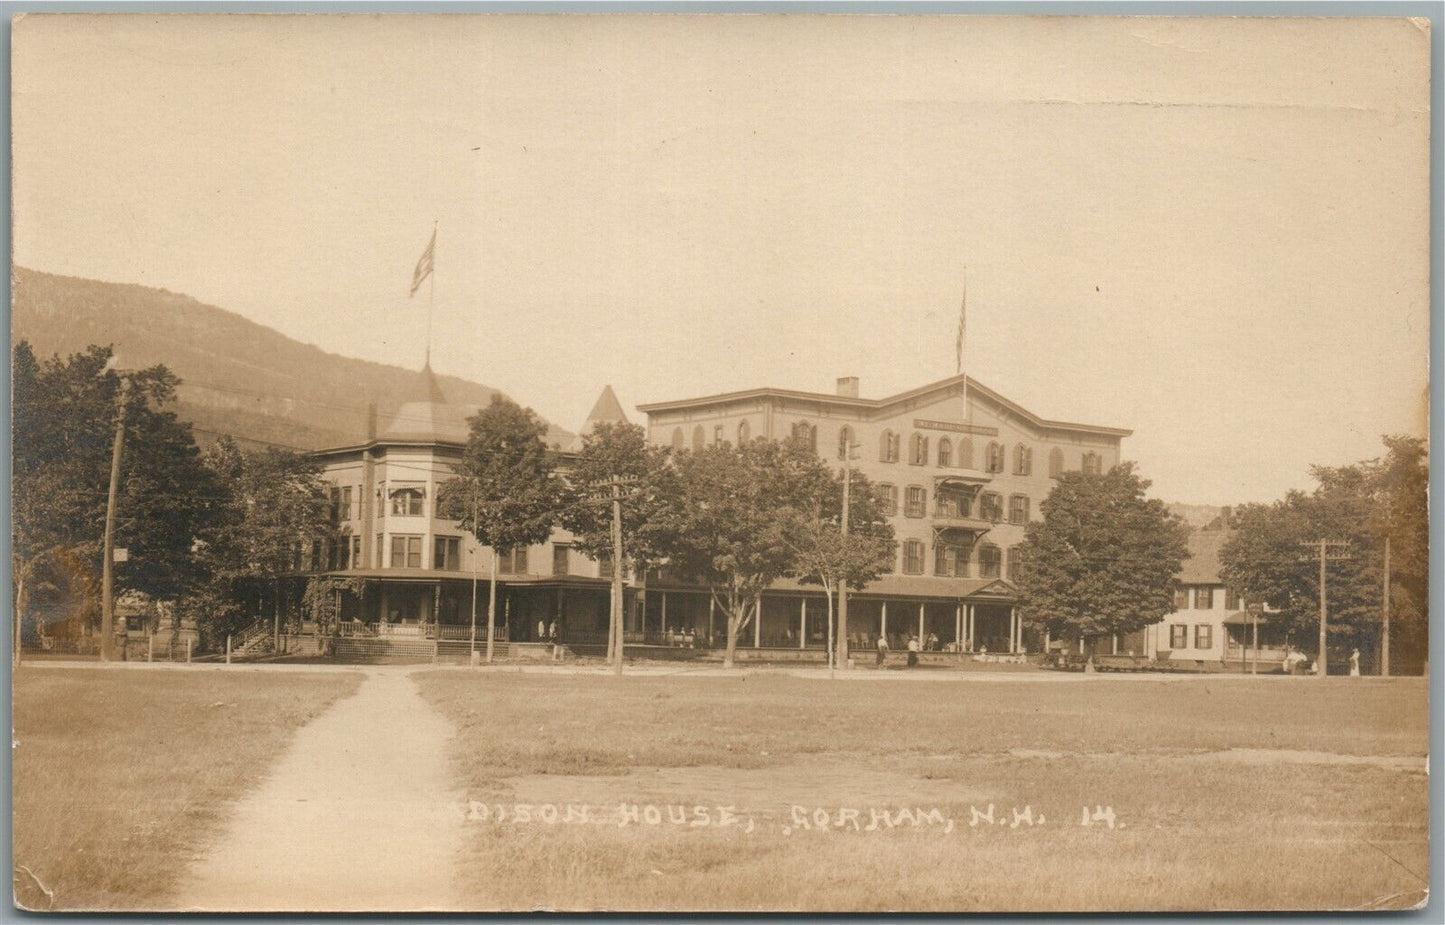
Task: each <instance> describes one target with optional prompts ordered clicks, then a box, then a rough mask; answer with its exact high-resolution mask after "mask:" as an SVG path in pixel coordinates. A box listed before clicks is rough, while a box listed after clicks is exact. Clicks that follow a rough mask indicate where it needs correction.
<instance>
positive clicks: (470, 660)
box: [467, 488, 496, 665]
mask: <svg viewBox="0 0 1445 925" xmlns="http://www.w3.org/2000/svg"><path fill="white" fill-rule="evenodd" d="M476 528H477V493H476V490H475V488H474V489H473V491H472V531H473V532H472V539H476V538H477V534H476V532H475V531H476ZM480 553H481V550H480V549H478V550H476V551H475V552H473V553H472V642H471V647H470V648H469V649H468V650H467V664H469V665H475V664H476V659H477V556H478V554H480ZM492 579H493V580H494V581H495V580H496V574H495V573H493V575H492Z"/></svg>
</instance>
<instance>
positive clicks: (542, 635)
mask: <svg viewBox="0 0 1445 925" xmlns="http://www.w3.org/2000/svg"><path fill="white" fill-rule="evenodd" d="M537 641H538V642H546V641H547V621H546V620H545V619H542V620H538V621H537Z"/></svg>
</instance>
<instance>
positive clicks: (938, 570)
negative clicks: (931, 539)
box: [933, 543, 958, 578]
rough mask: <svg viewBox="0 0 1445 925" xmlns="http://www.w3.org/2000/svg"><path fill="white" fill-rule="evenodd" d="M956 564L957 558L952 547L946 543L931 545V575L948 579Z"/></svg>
mask: <svg viewBox="0 0 1445 925" xmlns="http://www.w3.org/2000/svg"><path fill="white" fill-rule="evenodd" d="M957 562H958V556H957V555H956V553H955V551H954V548H953V547H952V546H949V545H948V544H947V543H934V544H933V574H935V575H937V576H939V577H940V578H950V577H952V576H953V569H954V565H955V564H956V563H957Z"/></svg>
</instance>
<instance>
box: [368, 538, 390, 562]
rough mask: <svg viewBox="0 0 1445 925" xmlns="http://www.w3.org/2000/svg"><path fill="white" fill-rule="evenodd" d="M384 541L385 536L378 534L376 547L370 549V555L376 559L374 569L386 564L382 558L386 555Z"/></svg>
mask: <svg viewBox="0 0 1445 925" xmlns="http://www.w3.org/2000/svg"><path fill="white" fill-rule="evenodd" d="M385 539H386V535H385V534H383V533H378V534H377V535H376V545H375V546H373V547H371V548H372V549H373V550H374V552H373V553H372V555H373V556H374V557H375V558H376V568H381V567H382V566H383V565H385V564H386V560H385V559H383V558H382V557H383V556H385V555H386V546H385V545H384V540H385Z"/></svg>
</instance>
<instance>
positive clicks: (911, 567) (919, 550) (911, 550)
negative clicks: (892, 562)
mask: <svg viewBox="0 0 1445 925" xmlns="http://www.w3.org/2000/svg"><path fill="white" fill-rule="evenodd" d="M903 574H905V575H922V574H923V543H922V542H921V541H919V540H905V541H904V542H903Z"/></svg>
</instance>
